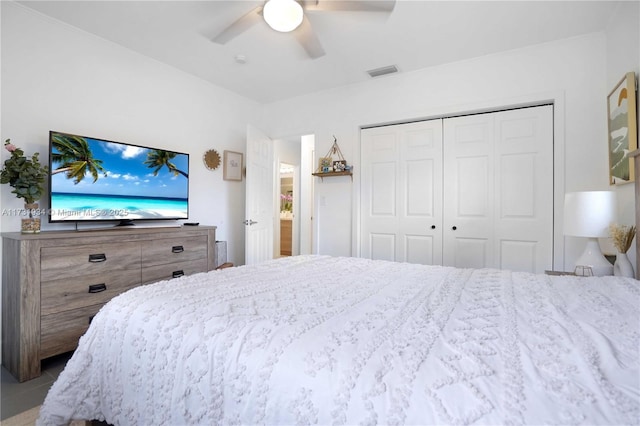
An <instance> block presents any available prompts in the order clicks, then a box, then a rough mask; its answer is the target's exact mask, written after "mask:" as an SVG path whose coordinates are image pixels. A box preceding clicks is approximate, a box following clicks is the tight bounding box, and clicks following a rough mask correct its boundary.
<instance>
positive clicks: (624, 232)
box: [610, 224, 636, 278]
mask: <svg viewBox="0 0 640 426" xmlns="http://www.w3.org/2000/svg"><path fill="white" fill-rule="evenodd" d="M610 232H611V238H612V239H613V245H614V246H615V247H616V250H617V253H616V260H615V262H614V264H613V275H616V276H620V277H629V278H634V277H635V273H634V271H633V265H631V261H630V260H629V257H628V256H627V251H629V248H630V247H631V243H632V242H633V238H634V237H635V235H636V227H635V226H633V225H630V226H625V225H617V224H612V225H611V227H610Z"/></svg>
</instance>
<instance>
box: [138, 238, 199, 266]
mask: <svg viewBox="0 0 640 426" xmlns="http://www.w3.org/2000/svg"><path fill="white" fill-rule="evenodd" d="M206 258H207V237H206V236H197V237H190V238H185V237H179V238H165V239H159V240H154V241H145V242H143V244H142V267H143V268H145V267H148V266H155V265H164V264H167V263H176V262H184V261H188V260H197V259H206Z"/></svg>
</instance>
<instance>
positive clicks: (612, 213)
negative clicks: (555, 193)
mask: <svg viewBox="0 0 640 426" xmlns="http://www.w3.org/2000/svg"><path fill="white" fill-rule="evenodd" d="M615 218H616V194H615V192H612V191H585V192H569V193H567V194H565V197H564V235H568V236H572V237H586V238H588V239H589V240H588V241H587V246H586V247H585V249H584V252H583V253H582V255H580V257H579V258H578V260H577V261H576V266H577V267H581V266H582V267H589V268H591V270H592V271H593V275H597V276H603V275H613V265H612V264H611V263H610V262H609V261H608V260H607V259H606V258H605V257H604V256H603V254H602V252H601V251H600V245H599V244H598V238H604V237H608V236H609V226H611V223H613V222H615Z"/></svg>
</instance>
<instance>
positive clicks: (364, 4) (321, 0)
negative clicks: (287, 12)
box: [303, 0, 396, 12]
mask: <svg viewBox="0 0 640 426" xmlns="http://www.w3.org/2000/svg"><path fill="white" fill-rule="evenodd" d="M303 4H304V8H305V9H306V10H321V11H352V12H392V11H393V9H394V8H395V7H396V0H303Z"/></svg>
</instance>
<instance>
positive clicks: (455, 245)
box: [443, 106, 553, 273]
mask: <svg viewBox="0 0 640 426" xmlns="http://www.w3.org/2000/svg"><path fill="white" fill-rule="evenodd" d="M552 118H553V107H552V106H541V107H533V108H522V109H517V110H510V111H501V112H496V113H487V114H478V115H472V116H464V117H455V118H451V119H446V120H444V158H445V165H444V170H445V177H444V182H445V196H444V199H445V201H444V205H445V214H444V216H445V223H444V237H443V239H444V246H443V252H444V254H443V256H444V264H445V265H451V266H456V267H473V268H483V267H491V268H500V269H511V270H516V271H528V272H538V273H541V272H544V270H546V269H552V265H553V173H552V171H553V120H552Z"/></svg>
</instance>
